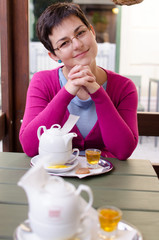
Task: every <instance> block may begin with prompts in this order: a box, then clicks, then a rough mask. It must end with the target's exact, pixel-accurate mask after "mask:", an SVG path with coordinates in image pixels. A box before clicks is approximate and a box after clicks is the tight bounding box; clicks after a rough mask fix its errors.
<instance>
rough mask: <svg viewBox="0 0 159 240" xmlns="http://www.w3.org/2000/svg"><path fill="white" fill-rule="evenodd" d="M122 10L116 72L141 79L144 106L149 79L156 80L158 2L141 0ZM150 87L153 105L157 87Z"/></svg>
mask: <svg viewBox="0 0 159 240" xmlns="http://www.w3.org/2000/svg"><path fill="white" fill-rule="evenodd" d="M121 9H122V15H121V40H120V67H119V72H120V74H133V75H142V90H141V91H142V92H141V94H142V102H143V104H144V105H145V106H146V105H147V102H146V101H147V95H148V85H149V78H157V79H159V44H158V39H159V14H158V9H159V1H158V0H144V1H143V2H142V3H140V4H136V5H132V6H122V7H121ZM152 87H153V89H152V93H153V96H154V101H155V93H156V86H155V85H153V86H152ZM146 107H147V106H146Z"/></svg>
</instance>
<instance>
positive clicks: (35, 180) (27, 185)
mask: <svg viewBox="0 0 159 240" xmlns="http://www.w3.org/2000/svg"><path fill="white" fill-rule="evenodd" d="M48 178H49V175H48V174H47V172H46V170H45V169H44V167H43V166H42V165H40V164H39V165H37V166H34V167H33V168H30V169H29V170H28V171H27V172H26V173H25V174H24V175H23V176H22V178H21V179H20V180H19V182H18V186H20V187H22V188H23V189H24V191H25V192H26V194H27V196H28V197H29V195H31V194H32V193H33V192H37V191H39V190H40V189H41V188H42V187H43V186H44V185H45V183H46V182H47V181H48Z"/></svg>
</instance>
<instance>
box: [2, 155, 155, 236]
mask: <svg viewBox="0 0 159 240" xmlns="http://www.w3.org/2000/svg"><path fill="white" fill-rule="evenodd" d="M109 161H110V162H112V164H113V165H114V169H113V170H112V171H111V172H109V173H105V174H102V175H98V176H93V177H88V178H84V179H78V178H65V180H66V181H69V182H71V183H73V184H74V185H75V186H76V187H77V186H78V185H79V184H81V183H82V184H87V185H88V186H90V187H91V189H92V191H93V195H94V203H93V206H94V208H97V207H99V206H101V205H104V204H111V205H115V206H117V207H119V208H121V209H122V211H123V219H124V220H126V221H128V222H129V223H131V224H134V225H135V226H136V227H137V228H138V229H139V230H140V231H141V232H142V234H143V238H144V240H150V239H151V240H158V239H159V180H158V178H157V176H156V173H155V171H154V170H153V167H152V165H151V163H150V161H148V160H134V159H129V160H127V161H119V160H118V159H112V158H111V159H109ZM29 168H30V158H29V157H27V156H26V155H25V154H24V153H5V152H4V153H0V239H1V240H5V239H13V238H12V236H13V232H14V230H15V228H16V227H17V226H18V225H19V224H20V223H21V222H22V221H24V220H25V219H27V213H28V204H27V198H26V195H25V192H24V191H23V189H22V188H20V187H18V186H17V182H18V181H19V179H20V177H21V176H22V175H23V174H24V173H25V172H26V171H27V170H28V169H29Z"/></svg>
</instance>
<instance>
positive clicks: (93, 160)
mask: <svg viewBox="0 0 159 240" xmlns="http://www.w3.org/2000/svg"><path fill="white" fill-rule="evenodd" d="M85 155H86V159H87V162H88V163H89V164H92V165H96V164H98V162H99V159H100V155H101V151H100V150H98V149H87V150H86V151H85Z"/></svg>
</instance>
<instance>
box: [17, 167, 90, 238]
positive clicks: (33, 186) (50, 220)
mask: <svg viewBox="0 0 159 240" xmlns="http://www.w3.org/2000/svg"><path fill="white" fill-rule="evenodd" d="M29 171H30V172H29V173H26V174H25V175H24V176H23V177H22V178H21V180H20V181H19V183H18V185H20V186H21V187H23V188H24V190H25V191H26V194H27V196H28V200H29V214H28V216H29V222H30V225H31V228H32V229H33V232H34V233H36V234H37V235H38V236H39V237H40V238H42V239H45V240H55V239H57V240H63V239H67V238H70V237H72V236H73V235H74V234H75V233H76V232H77V229H78V226H79V224H80V222H81V220H82V219H83V218H85V217H86V215H87V212H88V210H89V209H90V207H91V205H92V202H93V195H92V191H91V189H90V188H89V187H88V186H86V185H82V184H81V185H79V187H78V188H77V189H76V188H75V187H74V185H73V184H70V183H68V182H66V181H64V180H63V179H62V178H61V177H57V176H49V175H48V174H47V172H46V171H45V169H44V168H43V167H42V166H40V165H39V166H37V167H34V168H31V169H30V170H29ZM44 171H45V173H44ZM45 174H46V175H45ZM39 176H40V179H39ZM82 191H85V192H86V193H87V194H88V199H89V200H88V203H87V205H86V206H85V207H82V205H81V204H80V194H81V192H82Z"/></svg>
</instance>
